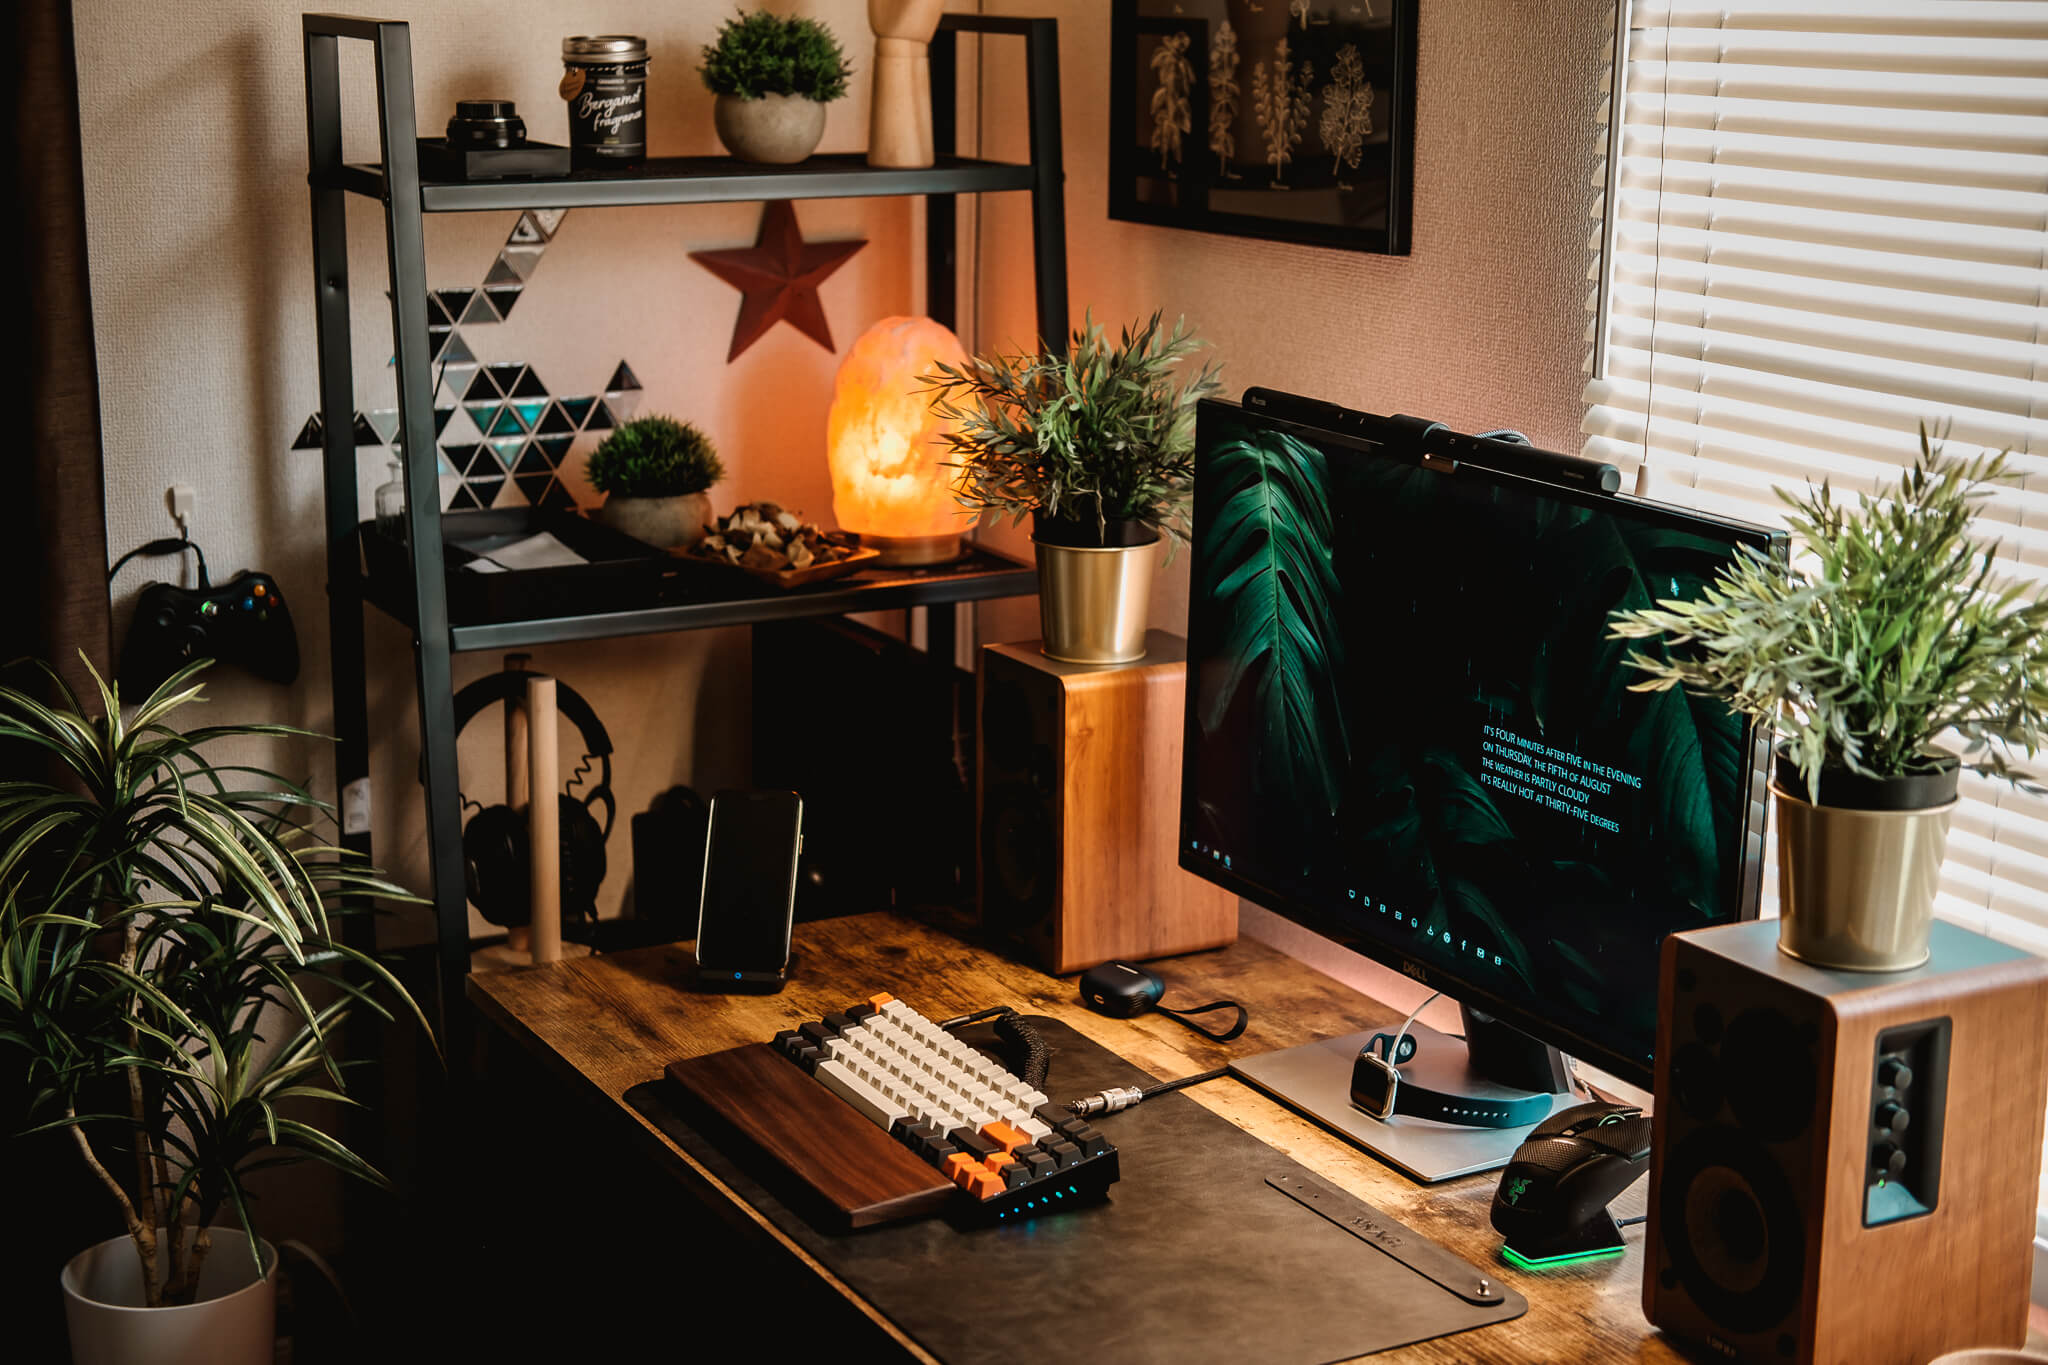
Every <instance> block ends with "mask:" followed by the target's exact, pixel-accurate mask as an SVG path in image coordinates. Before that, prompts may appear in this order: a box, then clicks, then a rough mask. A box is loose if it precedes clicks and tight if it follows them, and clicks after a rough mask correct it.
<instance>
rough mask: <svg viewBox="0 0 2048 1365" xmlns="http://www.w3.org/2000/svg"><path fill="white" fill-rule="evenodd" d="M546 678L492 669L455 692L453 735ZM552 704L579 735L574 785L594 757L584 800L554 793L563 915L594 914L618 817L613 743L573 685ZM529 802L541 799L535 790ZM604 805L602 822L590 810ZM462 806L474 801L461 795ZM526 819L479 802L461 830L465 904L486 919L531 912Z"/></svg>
mask: <svg viewBox="0 0 2048 1365" xmlns="http://www.w3.org/2000/svg"><path fill="white" fill-rule="evenodd" d="M542 676H544V675H543V674H539V673H529V672H526V671H524V670H518V671H507V672H499V673H489V674H486V675H485V676H483V677H481V678H479V679H477V680H476V681H475V682H473V683H471V684H470V685H469V686H467V687H465V688H463V689H462V690H461V691H460V692H458V693H456V694H455V734H456V738H457V739H460V738H461V736H462V731H463V728H464V727H465V726H467V725H468V724H469V723H470V722H471V721H472V720H474V719H476V717H477V716H478V715H479V714H481V713H482V712H483V711H485V710H486V709H488V708H489V707H491V706H493V705H496V704H499V703H502V704H504V705H507V706H510V705H515V704H517V703H519V702H523V701H524V700H525V699H526V683H527V680H528V679H529V678H538V677H542ZM555 704H556V706H557V707H558V708H559V709H560V711H561V714H562V715H563V716H565V717H567V718H568V721H569V723H570V724H571V725H574V726H575V727H576V732H577V734H579V735H581V736H582V737H583V750H584V753H583V760H582V762H580V763H578V764H577V765H576V772H575V773H574V775H572V776H571V777H570V779H569V787H570V788H571V790H573V789H574V788H575V787H576V785H577V784H578V783H580V782H581V781H582V780H583V779H584V777H585V776H586V775H587V774H588V773H589V771H590V764H591V761H592V760H593V759H594V760H596V762H597V765H598V769H597V785H595V786H594V787H592V788H591V789H590V791H589V793H588V794H587V795H585V796H584V797H583V798H582V800H580V801H579V800H578V799H577V798H576V797H574V796H571V795H570V794H569V793H568V792H558V793H556V795H555V799H556V801H557V802H558V803H559V810H560V812H561V814H560V823H561V831H562V917H563V918H564V919H565V920H567V919H593V918H595V917H596V915H597V888H598V886H599V885H600V884H601V883H602V882H603V881H604V873H605V855H604V845H605V840H606V839H608V838H609V837H610V836H611V832H612V821H613V819H614V818H616V816H617V815H618V801H617V799H616V798H614V797H613V796H612V740H611V736H610V735H608V734H606V733H605V730H604V725H603V724H602V723H601V722H600V721H599V720H598V718H597V712H595V711H593V710H591V709H590V703H589V702H587V701H585V700H583V698H582V697H580V696H578V695H577V694H576V692H575V691H574V690H573V689H572V688H570V686H569V685H568V684H567V683H565V682H561V681H559V680H558V681H557V682H556V683H555ZM534 799H536V800H539V799H540V795H539V793H535V795H534ZM600 802H601V803H603V806H604V822H603V823H602V824H599V823H598V819H597V817H596V815H594V814H593V813H592V808H593V807H595V806H597V805H598V804H599V803H600ZM462 804H463V807H464V808H465V809H467V808H468V807H469V805H470V804H471V802H470V800H469V798H468V797H463V798H462ZM526 837H527V836H526V817H525V816H524V815H521V814H520V813H519V812H518V811H515V810H513V809H512V808H511V807H510V806H507V805H502V804H501V805H496V806H481V807H479V809H478V810H477V813H476V814H475V815H474V816H472V817H471V818H470V820H469V822H468V823H467V824H465V825H464V826H463V827H462V881H463V885H464V887H465V888H466V889H467V890H468V892H469V900H470V903H471V904H472V905H474V906H476V908H477V909H478V911H480V912H481V913H482V914H483V917H484V918H485V919H487V920H489V921H490V922H491V923H493V924H496V925H501V926H503V927H506V928H516V927H518V926H520V925H523V924H525V923H527V922H528V920H529V919H531V917H532V914H533V887H532V885H531V878H532V875H533V874H532V868H531V866H530V864H529V862H528V858H529V850H528V848H527V843H526Z"/></svg>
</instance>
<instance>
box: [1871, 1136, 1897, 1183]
mask: <svg viewBox="0 0 2048 1365" xmlns="http://www.w3.org/2000/svg"><path fill="white" fill-rule="evenodd" d="M1870 1168H1871V1169H1872V1170H1874V1171H1876V1172H1877V1173H1878V1174H1879V1175H1882V1176H1884V1177H1885V1178H1886V1179H1889V1180H1897V1179H1898V1178H1899V1177H1900V1176H1902V1175H1904V1174H1905V1173H1906V1153H1905V1152H1904V1150H1903V1149H1901V1148H1898V1147H1895V1146H1893V1145H1892V1144H1891V1143H1889V1142H1880V1143H1878V1144H1877V1146H1875V1147H1873V1148H1871V1149H1870Z"/></svg>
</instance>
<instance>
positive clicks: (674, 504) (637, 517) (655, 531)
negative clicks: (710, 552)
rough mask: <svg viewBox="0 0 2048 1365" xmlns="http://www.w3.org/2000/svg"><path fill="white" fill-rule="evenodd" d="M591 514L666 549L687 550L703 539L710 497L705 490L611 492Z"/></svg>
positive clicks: (635, 536) (616, 529) (709, 509)
mask: <svg viewBox="0 0 2048 1365" xmlns="http://www.w3.org/2000/svg"><path fill="white" fill-rule="evenodd" d="M590 515H591V519H592V520H594V521H599V522H602V523H603V524H604V525H606V526H609V527H611V528H612V529H613V530H614V531H622V532H624V533H625V534H627V535H629V536H631V537H633V539H635V540H644V541H646V542H647V543H648V544H649V545H656V546H659V547H660V548H662V549H664V550H676V549H685V550H686V549H688V548H689V547H690V546H692V545H695V544H696V543H697V542H698V541H700V540H702V539H704V523H705V522H706V521H709V520H710V519H711V498H710V497H709V495H707V494H704V493H678V494H677V495H676V496H674V497H672V498H622V497H620V496H619V495H618V494H616V493H612V494H608V495H607V496H606V497H605V500H604V502H603V503H602V504H601V505H600V506H598V508H597V509H596V510H595V511H593V512H592V513H591V514H590Z"/></svg>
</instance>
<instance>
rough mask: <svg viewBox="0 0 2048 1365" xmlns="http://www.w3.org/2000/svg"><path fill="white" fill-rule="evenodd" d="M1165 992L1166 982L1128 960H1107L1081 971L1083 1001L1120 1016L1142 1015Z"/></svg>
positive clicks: (1115, 1016) (1089, 1005)
mask: <svg viewBox="0 0 2048 1365" xmlns="http://www.w3.org/2000/svg"><path fill="white" fill-rule="evenodd" d="M1165 994H1166V983H1165V982H1164V981H1162V980H1160V979H1159V978H1158V977H1156V976H1154V975H1153V974H1152V973H1150V972H1148V971H1146V970H1145V969H1144V968H1143V967H1138V966H1134V965H1132V964H1131V963H1129V962H1105V963H1103V964H1102V965H1101V966H1099V967H1090V968H1089V969H1088V970H1087V971H1085V972H1083V973H1081V1003H1082V1004H1084V1005H1086V1006H1088V1008H1090V1009H1092V1010H1098V1011H1100V1012H1101V1013H1103V1014H1107V1015H1110V1016H1111V1017H1113V1018H1117V1019H1129V1018H1130V1017H1131V1016H1132V1015H1136V1014H1143V1013H1144V1012H1145V1011H1146V1010H1149V1009H1151V1008H1152V1007H1153V1006H1154V1005H1156V1004H1158V1003H1159V997H1160V996H1162V995H1165Z"/></svg>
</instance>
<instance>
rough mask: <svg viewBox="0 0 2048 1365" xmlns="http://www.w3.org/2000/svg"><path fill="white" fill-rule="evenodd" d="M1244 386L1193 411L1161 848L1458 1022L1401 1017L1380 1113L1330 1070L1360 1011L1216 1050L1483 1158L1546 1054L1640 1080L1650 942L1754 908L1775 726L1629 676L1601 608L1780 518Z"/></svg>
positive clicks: (1305, 1095)
mask: <svg viewBox="0 0 2048 1365" xmlns="http://www.w3.org/2000/svg"><path fill="white" fill-rule="evenodd" d="M1247 400H1248V405H1247V406H1240V405H1238V404H1234V403H1227V402H1220V401H1214V400H1211V401H1206V402H1204V403H1202V404H1201V407H1200V410H1199V412H1198V414H1197V423H1196V455H1195V490H1194V499H1195V501H1194V527H1193V556H1192V564H1191V568H1190V573H1191V581H1190V588H1189V604H1188V686H1187V740H1186V749H1185V752H1184V757H1183V765H1184V766H1183V771H1182V782H1181V841H1180V861H1181V865H1182V866H1183V867H1185V868H1187V869H1189V870H1190V871H1193V872H1195V873H1197V874H1199V875H1201V876H1203V877H1206V878H1208V879H1209V880H1211V881H1214V882H1217V883H1219V884H1220V885H1222V886H1224V887H1227V888H1229V889H1230V890H1233V891H1236V892H1237V893H1239V894H1240V895H1242V896H1245V897H1247V898H1249V899H1250V900H1252V901H1254V902H1256V903H1258V904H1260V905H1262V906H1265V907H1266V908H1267V909H1269V910H1272V911H1274V912H1276V913H1278V914H1280V915H1283V916H1286V917H1287V918H1289V919H1292V920H1295V921H1297V922H1299V923H1301V924H1302V925H1304V926H1306V927H1308V928H1310V929H1312V930H1314V931H1316V932H1318V933H1320V934H1323V935H1326V936H1327V937H1329V938H1331V939H1334V940H1336V941H1337V942H1339V943H1341V944H1344V945H1345V946H1347V947H1350V948H1352V949H1354V950H1356V951H1358V952H1360V953H1363V954H1364V955H1366V956H1367V957H1370V958H1373V959H1376V960H1377V961H1380V962H1382V963H1385V964H1387V965H1388V966H1391V967H1394V968H1396V969H1398V970H1400V971H1403V972H1406V973H1407V974H1408V975H1410V976H1412V977H1414V978H1416V979H1418V980H1420V981H1422V982H1424V983H1425V984H1427V985H1429V986H1432V987H1436V988H1438V989H1440V990H1442V991H1443V992H1444V993H1445V994H1447V995H1449V996H1451V997H1452V998H1454V999H1456V1000H1457V1001H1458V1002H1459V1004H1460V1005H1461V1006H1462V1007H1463V1012H1464V1017H1465V1025H1466V1032H1465V1038H1464V1039H1455V1038H1451V1037H1449V1036H1448V1035H1443V1034H1438V1033H1435V1032H1433V1031H1431V1030H1428V1029H1425V1028H1422V1027H1421V1025H1420V1024H1419V1023H1418V1024H1417V1025H1416V1027H1415V1029H1414V1030H1412V1032H1411V1036H1413V1037H1415V1038H1416V1039H1417V1043H1418V1045H1417V1049H1416V1052H1415V1055H1414V1057H1413V1058H1412V1059H1410V1060H1406V1061H1398V1064H1397V1065H1396V1066H1395V1067H1394V1070H1395V1071H1396V1072H1398V1073H1399V1078H1398V1079H1399V1084H1401V1085H1404V1086H1406V1087H1407V1093H1406V1094H1405V1095H1403V1094H1402V1093H1400V1092H1399V1091H1397V1092H1396V1095H1395V1101H1394V1103H1395V1108H1394V1111H1393V1113H1392V1114H1391V1115H1390V1116H1388V1117H1387V1118H1386V1119H1384V1120H1381V1119H1380V1118H1376V1117H1372V1116H1369V1115H1368V1114H1367V1113H1366V1112H1364V1111H1362V1110H1361V1109H1360V1108H1359V1107H1358V1105H1356V1104H1354V1103H1353V1096H1352V1090H1351V1082H1352V1072H1353V1068H1354V1065H1355V1064H1356V1059H1357V1056H1358V1053H1359V1052H1360V1050H1361V1048H1363V1047H1364V1046H1365V1045H1366V1044H1367V1043H1368V1042H1369V1041H1370V1040H1371V1039H1372V1037H1373V1036H1374V1035H1373V1034H1371V1033H1361V1034H1354V1035H1347V1036H1345V1037H1342V1038H1337V1039H1328V1040H1324V1041H1322V1042H1320V1043H1316V1044H1312V1045H1309V1046H1307V1047H1303V1048H1295V1049H1289V1050H1288V1051H1287V1052H1283V1053H1269V1054H1266V1055H1265V1056H1264V1057H1260V1058H1252V1059H1247V1060H1245V1061H1242V1062H1240V1063H1236V1064H1234V1069H1235V1070H1237V1071H1238V1072H1239V1073H1240V1074H1241V1075H1243V1076H1244V1077H1245V1078H1246V1079H1248V1080H1251V1081H1253V1082H1254V1083H1256V1084H1258V1085H1261V1086H1262V1087H1264V1088H1266V1089H1268V1090H1270V1091H1272V1092H1273V1093H1274V1094H1276V1095H1277V1096H1278V1097H1279V1098H1281V1099H1283V1100H1285V1101H1286V1102H1288V1103H1289V1104H1291V1105H1293V1106H1294V1107H1296V1108H1297V1109H1300V1110H1302V1111H1303V1112H1304V1113H1307V1114H1308V1115H1309V1116H1310V1117H1313V1118H1315V1119H1317V1120H1318V1121H1319V1122H1322V1123H1324V1124H1325V1125H1326V1126H1329V1127H1331V1128H1334V1129H1336V1130H1337V1131H1338V1132H1340V1133H1342V1134H1344V1135H1345V1136H1348V1137H1351V1138H1353V1139H1354V1140H1356V1141H1358V1142H1360V1143H1361V1144H1362V1145H1365V1146H1367V1147H1370V1148H1371V1149H1373V1150H1374V1151H1376V1152H1378V1153H1379V1154H1380V1155H1382V1156H1384V1157H1386V1158H1387V1159H1388V1160H1389V1161H1391V1162H1393V1163H1394V1164H1395V1165H1398V1166H1400V1167H1402V1168H1403V1169H1406V1170H1408V1171H1409V1172H1410V1173H1411V1174H1413V1175H1415V1176H1417V1177H1418V1178H1419V1179H1423V1180H1435V1179H1443V1178H1446V1177H1448V1176H1451V1175H1457V1174H1464V1173H1467V1172H1469V1171H1473V1170H1484V1169H1487V1168H1489V1167H1491V1166H1496V1165H1500V1164H1502V1163H1503V1162H1504V1161H1505V1160H1506V1159H1507V1157H1508V1156H1509V1155H1510V1154H1511V1153H1512V1151H1513V1149H1514V1147H1515V1146H1516V1145H1517V1144H1518V1142H1519V1140H1520V1138H1521V1136H1522V1135H1523V1134H1525V1133H1526V1132H1527V1130H1528V1128H1529V1126H1530V1125H1531V1124H1532V1123H1533V1122H1535V1121H1537V1120H1539V1119H1540V1118H1542V1117H1544V1116H1547V1114H1548V1113H1549V1112H1551V1109H1552V1108H1553V1107H1562V1106H1563V1105H1564V1104H1568V1103H1574V1102H1577V1101H1576V1099H1574V1098H1572V1097H1570V1096H1569V1095H1568V1094H1567V1093H1565V1092H1568V1091H1569V1090H1570V1086H1569V1084H1568V1082H1567V1079H1566V1078H1567V1074H1568V1073H1567V1070H1566V1068H1565V1066H1564V1064H1563V1062H1562V1059H1561V1058H1560V1057H1559V1056H1558V1052H1557V1051H1556V1049H1561V1050H1562V1051H1563V1052H1565V1053H1569V1054H1571V1055H1572V1056H1575V1057H1579V1058H1583V1059H1585V1060H1586V1061H1588V1062H1590V1063H1592V1064H1593V1065H1596V1066H1599V1067H1601V1068H1603V1069H1605V1070H1607V1071H1610V1072H1612V1073H1614V1074H1616V1075H1617V1076H1619V1077H1621V1078H1623V1079H1625V1080H1629V1081H1632V1082H1635V1083H1639V1084H1642V1085H1645V1086H1647V1085H1648V1084H1649V1081H1650V1064H1651V1052H1652V1049H1653V1046H1654V1043H1655V1038H1656V1027H1657V955H1658V949H1659V945H1660V944H1661V943H1662V941H1663V939H1664V938H1665V936H1666V935H1668V934H1670V933H1672V932H1674V931H1676V930H1681V929H1693V928H1700V927H1704V926H1706V925H1710V924H1718V923H1722V922H1726V921H1730V920H1736V919H1743V918H1752V917H1754V916H1755V914H1756V912H1757V902H1758V882H1759V879H1760V876H1761V863H1762V858H1761V854H1762V833H1763V811H1764V808H1765V802H1764V790H1765V789H1764V782H1765V773H1766V763H1765V760H1766V758H1767V748H1768V742H1769V738H1768V735H1767V734H1766V733H1759V728H1758V727H1757V726H1755V725H1753V724H1752V723H1750V722H1749V721H1747V720H1746V719H1745V718H1744V717H1742V716H1741V715H1739V714H1737V713H1736V712H1734V711H1732V710H1731V709H1730V708H1728V707H1727V706H1726V705H1724V704H1722V703H1720V702H1718V701H1713V700H1709V699H1703V698H1700V697H1695V696H1692V695H1690V694H1688V693H1686V692H1684V691H1682V690H1668V691H1646V690H1640V689H1639V688H1638V687H1637V686H1636V685H1637V684H1640V683H1641V682H1642V681H1643V680H1644V679H1643V675H1642V674H1641V673H1639V672H1637V671H1635V670H1633V669H1631V668H1630V667H1629V666H1628V665H1627V664H1626V662H1625V660H1626V658H1627V656H1628V654H1629V653H1630V652H1631V650H1633V649H1640V648H1643V647H1644V646H1643V645H1642V643H1640V642H1628V641H1620V640H1615V639H1613V638H1611V636H1610V632H1609V628H1608V624H1607V622H1608V617H1609V615H1610V613H1612V612H1613V611H1615V610H1617V609H1619V608H1625V607H1644V606H1649V605H1651V604H1652V602H1653V601H1655V600H1659V599H1671V598H1692V597H1695V596H1697V595H1698V594H1699V593H1700V592H1701V591H1702V590H1703V589H1704V588H1705V587H1706V586H1707V585H1708V584H1709V583H1710V581H1711V580H1712V579H1713V577H1714V575H1715V573H1716V572H1717V571H1718V570H1719V569H1721V568H1722V567H1723V566H1724V565H1726V564H1727V563H1728V562H1729V561H1730V560H1731V559H1732V558H1733V557H1734V556H1735V555H1737V554H1738V553H1740V550H1739V548H1738V547H1742V546H1748V547H1751V548H1752V549H1755V550H1757V551H1761V552H1763V553H1766V554H1773V555H1777V556H1780V557H1782V556H1783V554H1784V553H1785V538H1784V535H1783V533H1782V532H1777V531H1772V530H1768V529H1765V528H1762V527H1758V526H1751V525H1746V524H1742V523H1737V522H1732V521H1727V520H1722V519H1718V518H1714V517H1709V516H1705V515H1702V514H1700V513H1697V512H1693V511H1689V510H1686V509H1683V508H1678V507H1672V506H1666V505H1662V504H1659V503H1655V502H1650V501H1646V500H1641V499H1637V498H1632V497H1625V496H1615V495H1613V494H1612V493H1610V492H1606V491H1602V490H1603V489H1611V488H1612V487H1614V486H1615V483H1616V482H1617V481H1616V479H1615V478H1614V477H1613V476H1612V470H1611V468H1609V467H1605V466H1599V465H1594V464H1592V463H1591V462H1580V461H1577V460H1576V459H1575V457H1570V456H1564V455H1559V454H1556V453H1552V452H1541V451H1522V452H1517V451H1516V449H1515V448H1514V447H1513V446H1511V445H1509V444H1507V443H1506V442H1503V441H1490V440H1483V439H1480V438H1474V437H1469V436H1460V435H1457V434H1455V433H1451V432H1448V431H1446V430H1444V429H1443V428H1441V427H1433V426H1432V425H1431V424H1429V423H1424V422H1417V421H1415V420H1414V419H1408V418H1382V417H1375V416H1373V415H1371V414H1367V413H1356V412H1348V411H1345V410H1342V409H1337V408H1334V407H1331V406H1329V405H1327V404H1319V403H1314V402H1310V401H1308V400H1299V399H1290V398H1288V397H1287V396H1285V395H1273V394H1270V393H1265V392H1262V391H1256V390H1255V391H1252V392H1250V393H1248V394H1247ZM1252 400H1257V402H1258V407H1257V408H1254V407H1252V406H1249V403H1250V401H1252ZM1515 470H1521V471H1523V472H1521V473H1517V472H1511V471H1515ZM1650 648H1651V649H1653V650H1654V649H1657V648H1663V646H1660V645H1654V644H1653V645H1651V646H1650ZM1387 1032H1389V1033H1391V1032H1392V1030H1387ZM1467 1041H1469V1043H1470V1046H1469V1048H1468V1047H1467V1046H1466V1042H1467ZM1389 1046H1391V1043H1390V1042H1389V1043H1383V1044H1381V1045H1380V1048H1379V1050H1382V1051H1384V1050H1385V1049H1386V1048H1387V1047H1389ZM1386 1060H1387V1061H1389V1062H1395V1061H1397V1059H1395V1058H1387V1059H1386ZM1380 1070H1382V1071H1383V1070H1384V1068H1380ZM1369 1079H1370V1078H1369ZM1383 1084H1384V1083H1383V1082H1382V1081H1379V1080H1374V1081H1373V1083H1372V1084H1371V1085H1368V1086H1367V1091H1368V1092H1369V1093H1368V1099H1367V1102H1368V1103H1369V1104H1372V1105H1374V1106H1376V1107H1377V1106H1383V1105H1384V1103H1385V1095H1384V1094H1383V1093H1381V1091H1380V1090H1377V1089H1375V1088H1374V1087H1375V1086H1383ZM1531 1092H1547V1093H1549V1094H1550V1095H1551V1096H1552V1098H1551V1099H1550V1101H1549V1102H1548V1103H1535V1102H1532V1101H1531V1099H1530V1093H1531ZM1432 1096H1434V1097H1436V1098H1434V1099H1432V1098H1431V1097H1432ZM1461 1101H1462V1102H1461ZM1432 1116H1433V1117H1432ZM1475 1120H1476V1121H1477V1122H1482V1123H1490V1124H1498V1125H1499V1126H1493V1127H1486V1126H1472V1124H1473V1123H1474V1122H1475ZM1504 1120H1513V1121H1512V1122H1503V1121H1504Z"/></svg>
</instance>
